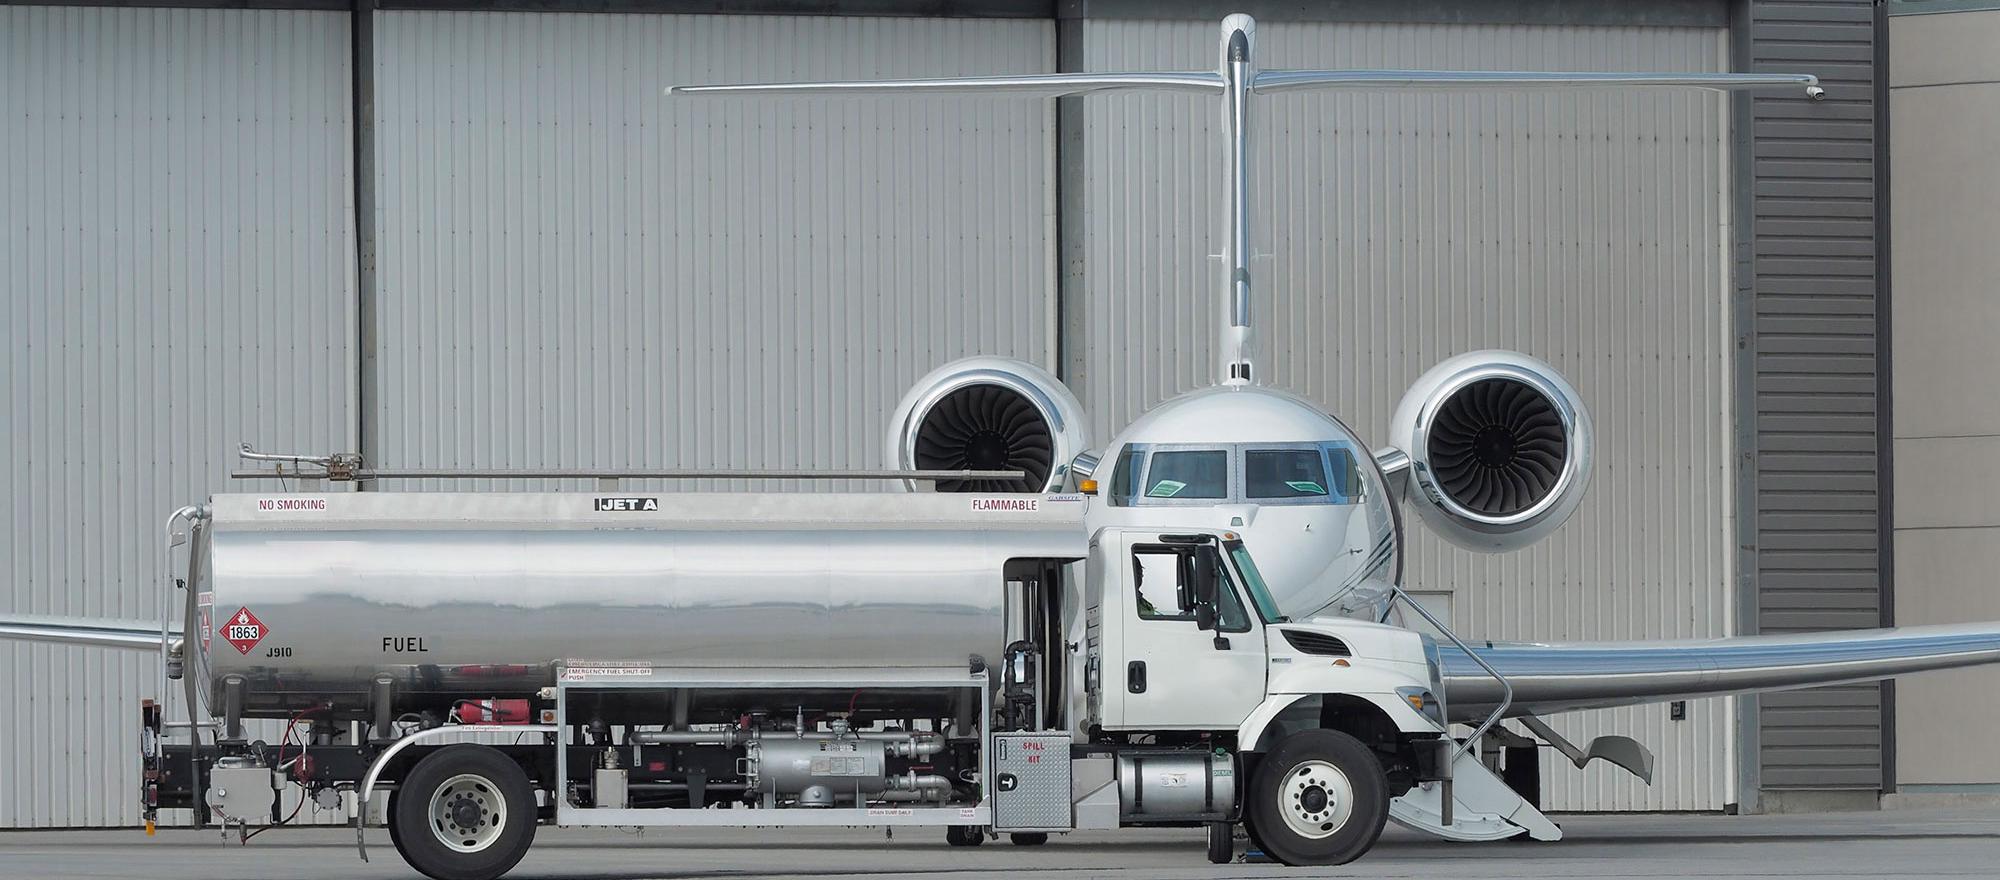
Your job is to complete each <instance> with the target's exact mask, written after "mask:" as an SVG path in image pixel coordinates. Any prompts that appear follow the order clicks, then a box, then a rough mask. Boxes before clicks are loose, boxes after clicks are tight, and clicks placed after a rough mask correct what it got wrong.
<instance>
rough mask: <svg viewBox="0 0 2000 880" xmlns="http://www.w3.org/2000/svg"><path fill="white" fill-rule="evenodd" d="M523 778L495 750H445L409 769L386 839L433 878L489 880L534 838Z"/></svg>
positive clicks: (530, 798)
mask: <svg viewBox="0 0 2000 880" xmlns="http://www.w3.org/2000/svg"><path fill="white" fill-rule="evenodd" d="M535 821H536V810H535V793H534V790H533V788H531V787H530V786H529V784H528V774H527V773H525V772H523V771H522V770H521V767H520V765H518V764H516V763H514V760H513V759H512V758H509V757H507V756H506V755H504V754H502V753H501V752H500V751H499V750H497V749H492V748H488V747H486V746H478V745H470V744H467V745H455V746H446V747H445V748H442V749H439V750H437V751H436V752H433V753H431V755H430V756H429V757H427V758H425V759H423V760H422V761H418V762H417V766H416V767H414V768H412V769H411V770H410V774H409V776H407V777H405V778H404V780H403V784H402V785H401V786H400V787H399V788H398V789H397V791H396V796H395V807H394V809H393V810H391V812H390V815H389V822H390V823H391V826H392V829H393V833H392V834H391V835H390V837H391V839H393V840H394V841H395V842H396V849H397V850H398V851H399V852H401V853H402V854H403V860H404V861H406V862H409V863H410V867H412V868H415V869H417V870H418V871H420V872H422V873H423V874H424V875H425V876H427V877H431V878H433V880H494V878H497V877H499V876H500V875H502V874H505V873H507V872H508V871H509V870H511V869H512V868H513V867H514V866H515V865H516V864H518V863H519V862H520V861H521V857H522V856H524V855H527V853H528V845H529V844H531V843H534V841H535Z"/></svg>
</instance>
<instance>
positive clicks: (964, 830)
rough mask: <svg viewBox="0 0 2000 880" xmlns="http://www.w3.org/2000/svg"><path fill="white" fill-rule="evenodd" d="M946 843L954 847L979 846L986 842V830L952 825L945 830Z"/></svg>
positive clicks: (971, 826)
mask: <svg viewBox="0 0 2000 880" xmlns="http://www.w3.org/2000/svg"><path fill="white" fill-rule="evenodd" d="M944 842H945V843H949V844H951V845H952V846H978V845H980V844H982V843H985V842H986V829H984V828H979V827H977V826H973V825H951V826H948V827H946V828H945V829H944Z"/></svg>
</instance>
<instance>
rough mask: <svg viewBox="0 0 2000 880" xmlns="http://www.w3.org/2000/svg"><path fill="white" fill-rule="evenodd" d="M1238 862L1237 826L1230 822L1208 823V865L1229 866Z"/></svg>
mask: <svg viewBox="0 0 2000 880" xmlns="http://www.w3.org/2000/svg"><path fill="white" fill-rule="evenodd" d="M1235 860H1236V826H1235V824H1233V823H1230V822H1210V823H1208V863H1209V864H1211V865H1227V864H1229V863H1230V862H1232V861H1235Z"/></svg>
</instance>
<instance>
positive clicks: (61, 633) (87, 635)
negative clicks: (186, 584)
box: [0, 617, 181, 651]
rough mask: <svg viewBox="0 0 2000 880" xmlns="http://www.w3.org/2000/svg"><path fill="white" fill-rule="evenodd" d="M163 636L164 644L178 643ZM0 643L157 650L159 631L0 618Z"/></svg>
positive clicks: (133, 626)
mask: <svg viewBox="0 0 2000 880" xmlns="http://www.w3.org/2000/svg"><path fill="white" fill-rule="evenodd" d="M180 637H181V634H180V633H178V632H169V633H167V637H166V639H165V640H166V641H173V640H175V639H179V638H180ZM0 639H14V640H18V641H26V642H47V643H50V644H56V645H77V646H84V647H93V648H129V649H136V650H141V651H157V650H159V649H160V643H161V641H162V639H161V638H160V630H159V628H158V627H154V628H152V629H147V628H145V627H142V626H138V625H136V624H131V623H123V622H112V621H102V620H80V619H75V618H55V617H0Z"/></svg>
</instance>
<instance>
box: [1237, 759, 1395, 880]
mask: <svg viewBox="0 0 2000 880" xmlns="http://www.w3.org/2000/svg"><path fill="white" fill-rule="evenodd" d="M1246 811H1247V813H1248V816H1249V820H1250V823H1251V825H1252V827H1254V828H1256V829H1257V834H1256V836H1257V838H1258V842H1259V843H1260V844H1261V845H1262V847H1263V849H1264V852H1265V854H1266V855H1269V856H1270V857H1272V858H1274V859H1277V860H1278V861H1280V862H1283V863H1285V864H1287V865H1315V866H1324V865H1344V864H1347V863H1348V862H1351V861H1354V860H1355V859H1358V858H1360V857H1361V855H1362V854H1363V853H1365V852H1367V851H1368V849H1369V848H1370V847H1372V846H1374V845H1375V840H1376V838H1378V837H1381V836H1382V826H1383V824H1384V823H1385V822H1387V821H1388V819H1389V782H1388V779H1387V778H1386V777H1385V775H1384V774H1383V772H1382V762H1381V761H1379V760H1377V759H1376V757H1375V753H1374V752H1372V751H1370V750H1369V749H1368V747H1367V746H1365V745H1362V744H1361V741H1360V740H1357V739H1355V738H1354V737H1351V736H1348V735H1347V734H1345V733H1341V732H1340V731H1337V730H1302V731H1299V732H1298V733H1294V734H1292V735H1291V736H1288V737H1285V738H1284V739H1283V740H1280V741H1279V742H1278V747H1277V748H1275V749H1272V750H1271V753H1270V754H1268V755H1265V756H1264V759H1263V761H1261V762H1260V763H1259V764H1258V767H1257V775H1256V778H1254V779H1252V780H1251V781H1250V800H1249V802H1248V804H1246Z"/></svg>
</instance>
